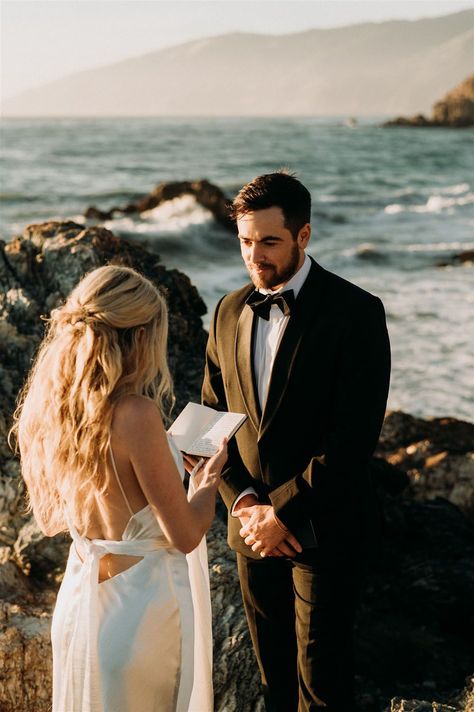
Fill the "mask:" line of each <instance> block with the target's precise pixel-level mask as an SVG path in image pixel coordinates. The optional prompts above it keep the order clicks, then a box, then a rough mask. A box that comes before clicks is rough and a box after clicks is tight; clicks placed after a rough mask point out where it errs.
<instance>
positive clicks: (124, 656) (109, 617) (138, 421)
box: [13, 266, 227, 712]
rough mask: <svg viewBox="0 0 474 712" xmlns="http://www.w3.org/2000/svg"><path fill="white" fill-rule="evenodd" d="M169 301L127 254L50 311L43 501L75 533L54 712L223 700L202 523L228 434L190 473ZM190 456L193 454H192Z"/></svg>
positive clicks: (20, 421) (40, 436) (40, 435)
mask: <svg viewBox="0 0 474 712" xmlns="http://www.w3.org/2000/svg"><path fill="white" fill-rule="evenodd" d="M166 342H167V309H166V303H165V301H164V299H163V297H162V296H161V294H160V293H159V291H158V290H157V289H156V287H155V286H154V285H153V284H152V283H151V282H150V281H148V280H147V279H145V278H144V277H143V276H141V275H140V274H138V273H137V272H135V271H134V270H132V269H129V268H126V267H115V266H106V267H100V268H98V269H95V270H93V271H92V272H90V273H89V274H88V275H86V277H84V278H83V279H82V280H81V282H80V283H79V284H78V286H77V287H76V288H75V289H74V290H73V292H72V293H71V295H70V296H69V298H68V299H67V301H66V303H65V305H64V306H63V307H61V308H60V309H56V310H54V311H53V312H52V315H51V320H50V324H49V328H48V331H47V334H46V336H45V338H44V340H43V342H42V344H41V347H40V350H39V352H38V355H37V357H36V360H35V363H34V365H33V368H32V370H31V373H30V376H29V378H28V380H27V383H26V385H25V387H24V389H23V391H22V394H21V396H20V399H19V405H18V408H17V412H16V418H15V425H14V428H13V433H14V434H15V435H16V436H17V439H18V444H19V448H20V455H21V466H22V474H23V477H24V479H25V482H26V485H27V490H28V495H29V501H30V506H31V509H32V511H33V513H34V515H35V518H36V520H37V522H38V524H39V526H40V527H41V529H42V530H43V532H44V533H45V534H46V535H47V536H53V535H55V534H57V533H58V532H60V531H64V530H67V529H68V530H69V532H70V534H71V537H72V544H71V549H70V554H69V559H68V562H67V567H66V571H65V574H64V578H63V582H62V584H61V588H60V590H59V593H58V597H57V602H56V606H55V610H54V615H53V624H52V633H51V635H52V644H53V712H212V710H213V695H212V634H211V605H210V592H209V578H208V565H207V551H206V542H205V533H206V531H207V530H208V528H209V527H210V525H211V522H212V519H213V517H214V512H215V497H216V491H217V487H218V485H219V478H220V473H221V470H222V467H223V465H224V464H225V461H226V458H227V447H226V443H225V442H223V443H222V446H221V448H220V450H219V452H218V453H217V454H216V455H214V456H213V457H212V458H210V459H209V460H208V461H207V462H206V463H205V464H204V465H203V466H202V467H201V469H200V470H199V471H198V473H197V474H196V475H193V476H192V477H191V478H190V481H189V489H188V493H187V494H186V491H185V488H184V486H183V477H184V474H185V471H184V465H183V459H182V456H181V453H180V452H179V451H177V450H176V448H175V446H174V445H173V442H172V440H171V438H170V437H169V436H168V435H167V433H166V431H165V427H164V425H163V419H162V409H163V400H164V399H165V397H167V396H168V397H169V396H171V395H172V383H171V377H170V374H169V370H168V366H167V362H166ZM186 467H187V469H188V470H189V469H190V467H191V465H189V464H187V465H186Z"/></svg>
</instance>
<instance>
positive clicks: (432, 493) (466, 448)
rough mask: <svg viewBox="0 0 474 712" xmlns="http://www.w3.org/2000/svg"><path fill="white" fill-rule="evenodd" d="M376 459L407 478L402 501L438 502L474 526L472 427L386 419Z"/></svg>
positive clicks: (394, 416)
mask: <svg viewBox="0 0 474 712" xmlns="http://www.w3.org/2000/svg"><path fill="white" fill-rule="evenodd" d="M376 455H380V456H382V457H383V458H384V459H385V461H386V462H388V463H390V464H391V465H395V466H396V467H397V468H399V469H401V470H403V471H404V472H405V473H406V474H407V475H408V488H407V490H406V492H405V496H409V497H410V498H411V499H414V500H417V501H423V500H432V499H436V498H437V497H443V498H444V499H447V500H448V501H449V502H452V503H453V504H455V505H456V506H457V507H459V509H460V510H461V511H462V512H464V513H465V514H466V515H467V516H468V517H469V518H470V519H471V520H472V521H474V424H473V423H466V422H464V421H462V420H457V419H456V418H432V419H430V420H423V419H421V418H415V417H413V416H411V415H408V414H406V413H400V412H398V411H393V412H389V413H387V415H386V417H385V422H384V427H383V429H382V433H381V437H380V440H379V444H378V447H377V451H376Z"/></svg>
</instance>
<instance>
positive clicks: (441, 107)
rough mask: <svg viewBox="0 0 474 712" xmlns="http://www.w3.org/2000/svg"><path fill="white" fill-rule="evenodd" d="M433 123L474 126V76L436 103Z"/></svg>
mask: <svg viewBox="0 0 474 712" xmlns="http://www.w3.org/2000/svg"><path fill="white" fill-rule="evenodd" d="M432 121H433V123H435V124H437V125H438V126H456V127H464V126H474V74H472V75H471V76H470V77H468V78H467V79H465V80H464V81H463V82H461V84H458V86H457V87H455V88H454V89H453V90H452V91H450V92H448V94H446V96H445V97H444V99H442V100H441V101H437V102H436V104H435V105H434V107H433V119H432Z"/></svg>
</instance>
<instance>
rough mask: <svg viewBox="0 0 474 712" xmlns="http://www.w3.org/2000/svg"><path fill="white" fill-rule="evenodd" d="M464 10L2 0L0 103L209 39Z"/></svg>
mask: <svg viewBox="0 0 474 712" xmlns="http://www.w3.org/2000/svg"><path fill="white" fill-rule="evenodd" d="M469 7H471V8H472V7H474V0H280V1H279V2H274V0H258V1H257V0H240V1H239V2H236V1H235V0H212V1H210V2H209V1H206V2H203V1H202V0H171V1H169V2H165V1H163V0H127V1H125V0H48V1H46V2H45V0H28V1H24V0H0V12H1V16H0V19H1V64H2V68H1V84H0V98H1V99H5V98H7V97H8V96H12V95H14V94H17V93H18V92H20V91H22V90H24V89H29V88H30V87H32V86H36V85H38V84H43V83H45V82H48V81H50V80H52V79H58V78H59V77H63V76H65V75H67V74H70V73H71V72H75V71H79V70H82V69H90V68H92V67H97V66H100V65H104V64H110V63H112V62H116V61H119V60H121V59H125V58H127V57H132V56H136V55H140V54H145V53H146V52H153V51H154V50H157V49H161V48H163V47H167V46H170V45H173V44H178V43H180V42H185V41H187V40H190V39H196V38H199V37H206V36H209V35H217V34H222V33H225V32H233V31H246V32H257V33H269V34H281V33H287V32H298V31H299V30H306V29H311V28H314V27H336V26H340V25H349V24H354V23H358V22H366V21H374V22H380V21H383V20H389V19H418V18H420V17H431V16H435V15H446V14H448V13H450V12H457V11H459V10H463V9H465V8H469Z"/></svg>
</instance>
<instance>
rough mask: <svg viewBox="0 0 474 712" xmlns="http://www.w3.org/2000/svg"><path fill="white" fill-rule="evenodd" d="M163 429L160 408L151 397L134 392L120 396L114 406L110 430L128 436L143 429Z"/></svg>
mask: <svg viewBox="0 0 474 712" xmlns="http://www.w3.org/2000/svg"><path fill="white" fill-rule="evenodd" d="M156 428H158V429H160V430H162V429H164V425H163V419H162V416H161V413H160V410H159V408H158V406H157V404H156V403H155V401H153V400H151V398H147V397H146V396H140V395H135V394H132V393H131V394H128V395H125V396H122V397H121V398H120V399H119V400H118V401H117V403H116V404H115V406H114V414H113V418H112V430H113V431H114V432H115V433H116V434H117V435H121V434H124V435H125V434H127V435H128V436H130V435H134V434H136V433H142V432H143V430H149V429H156Z"/></svg>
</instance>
